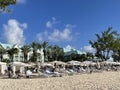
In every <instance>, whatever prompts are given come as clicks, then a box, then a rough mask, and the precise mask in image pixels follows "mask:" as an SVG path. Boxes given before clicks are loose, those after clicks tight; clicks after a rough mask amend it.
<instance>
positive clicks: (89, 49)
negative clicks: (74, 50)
mask: <svg viewBox="0 0 120 90" xmlns="http://www.w3.org/2000/svg"><path fill="white" fill-rule="evenodd" d="M82 50H83V51H85V52H90V53H94V52H95V49H94V48H92V47H91V46H90V45H89V46H84V47H83V49H82Z"/></svg>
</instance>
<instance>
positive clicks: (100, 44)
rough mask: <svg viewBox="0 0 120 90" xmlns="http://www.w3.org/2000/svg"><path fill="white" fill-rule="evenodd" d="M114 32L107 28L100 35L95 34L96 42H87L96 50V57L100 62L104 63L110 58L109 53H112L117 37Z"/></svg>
mask: <svg viewBox="0 0 120 90" xmlns="http://www.w3.org/2000/svg"><path fill="white" fill-rule="evenodd" d="M118 35H119V34H118V33H117V32H116V31H112V27H109V28H108V29H107V30H106V31H103V32H101V35H99V34H96V37H97V40H96V41H91V40H90V41H89V43H90V44H91V46H92V47H93V48H95V49H96V53H95V55H96V57H98V58H101V59H102V61H106V60H107V59H109V57H110V52H111V51H113V45H114V44H115V41H116V38H117V37H118Z"/></svg>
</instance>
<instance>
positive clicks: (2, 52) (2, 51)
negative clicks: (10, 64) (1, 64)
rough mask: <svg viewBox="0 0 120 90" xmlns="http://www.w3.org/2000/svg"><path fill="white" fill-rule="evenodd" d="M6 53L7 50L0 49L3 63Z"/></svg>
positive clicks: (0, 57)
mask: <svg viewBox="0 0 120 90" xmlns="http://www.w3.org/2000/svg"><path fill="white" fill-rule="evenodd" d="M5 53H6V50H5V49H4V48H0V59H1V61H3V55H4V54H5Z"/></svg>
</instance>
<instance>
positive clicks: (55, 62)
mask: <svg viewBox="0 0 120 90" xmlns="http://www.w3.org/2000/svg"><path fill="white" fill-rule="evenodd" d="M50 63H51V64H52V65H54V64H56V65H66V63H65V62H62V61H53V62H50Z"/></svg>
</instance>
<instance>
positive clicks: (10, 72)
mask: <svg viewBox="0 0 120 90" xmlns="http://www.w3.org/2000/svg"><path fill="white" fill-rule="evenodd" d="M11 74H12V67H11V66H10V65H9V66H8V77H9V78H11Z"/></svg>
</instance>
